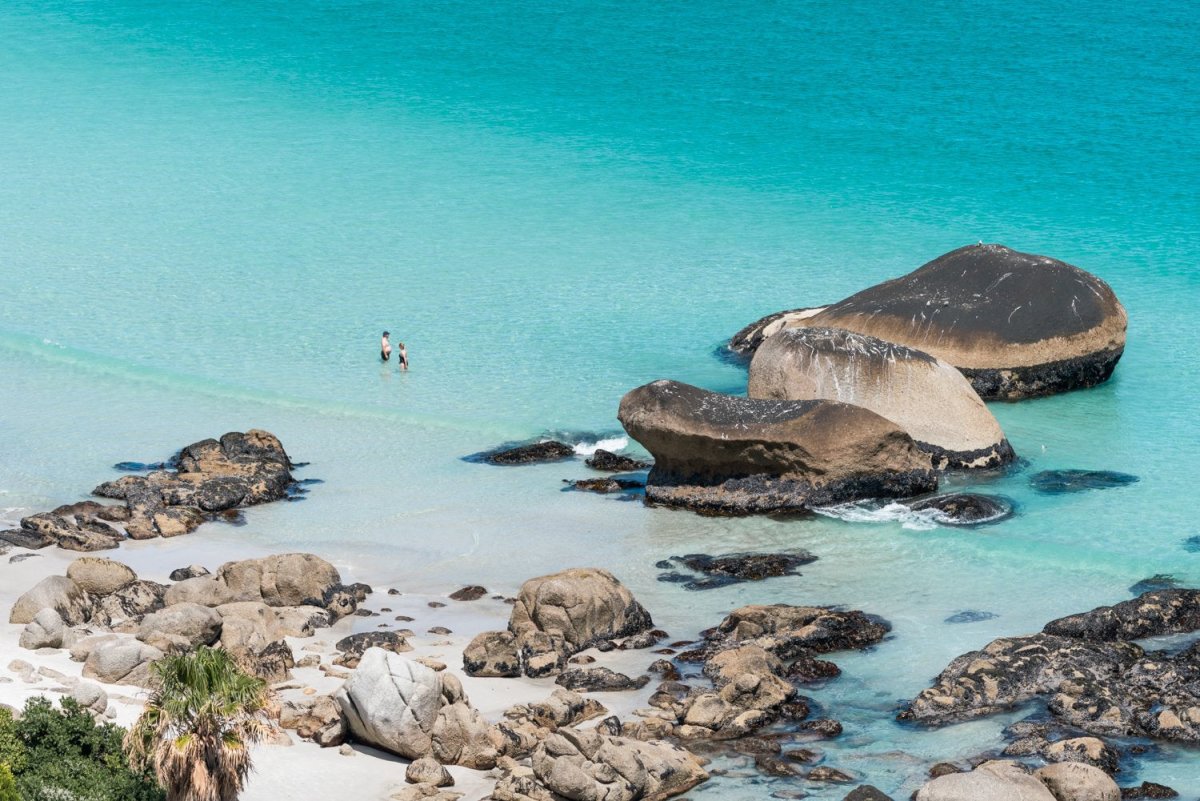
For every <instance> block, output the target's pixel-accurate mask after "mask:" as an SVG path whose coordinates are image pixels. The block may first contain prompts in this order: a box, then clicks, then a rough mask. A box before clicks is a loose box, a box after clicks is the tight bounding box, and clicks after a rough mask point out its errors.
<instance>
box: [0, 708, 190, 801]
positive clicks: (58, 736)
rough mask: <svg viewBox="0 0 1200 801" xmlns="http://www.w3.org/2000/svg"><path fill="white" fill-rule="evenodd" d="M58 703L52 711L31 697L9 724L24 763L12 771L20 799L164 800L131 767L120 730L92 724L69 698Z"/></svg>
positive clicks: (159, 791) (150, 779) (154, 784)
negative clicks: (16, 717) (22, 754)
mask: <svg viewBox="0 0 1200 801" xmlns="http://www.w3.org/2000/svg"><path fill="white" fill-rule="evenodd" d="M61 704H62V708H61V709H55V708H54V706H52V705H51V703H50V701H49V700H47V699H45V698H31V699H30V700H29V702H28V703H27V704H26V705H25V712H24V714H23V715H22V716H21V718H20V719H19V720H16V721H13V722H12V724H11V728H12V731H13V734H15V736H16V739H17V741H19V743H20V744H21V746H22V747H23V748H24V757H25V764H24V766H23V767H21V768H20V769H16V770H14V771H13V773H14V774H15V776H16V780H17V788H18V789H19V790H20V793H21V798H22V799H24V801H58V799H62V798H63V797H70V798H74V799H78V801H164V799H165V798H166V795H165V793H163V791H162V789H161V788H160V787H159V786H158V783H157V782H156V781H155V779H154V777H153V776H152V775H150V774H149V773H147V772H145V771H142V772H138V771H133V770H131V769H130V767H129V763H128V761H127V760H126V758H125V754H124V751H123V750H122V748H121V740H122V738H123V737H124V734H125V730H124V729H122V728H120V727H119V726H115V725H113V724H111V723H103V724H97V723H96V721H95V720H94V719H93V718H92V716H91V714H90V713H89V712H87V711H86V710H84V709H83V708H81V707H80V706H79V704H78V703H76V702H75V701H74V700H72V699H71V698H64V699H62V701H61ZM0 731H3V727H2V726H0ZM2 742H3V740H2V739H0V743H2ZM0 747H2V746H0Z"/></svg>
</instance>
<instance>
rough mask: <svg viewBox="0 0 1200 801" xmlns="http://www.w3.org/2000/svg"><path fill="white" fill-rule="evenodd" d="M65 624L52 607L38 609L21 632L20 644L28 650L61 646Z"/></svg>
mask: <svg viewBox="0 0 1200 801" xmlns="http://www.w3.org/2000/svg"><path fill="white" fill-rule="evenodd" d="M66 631H67V626H66V624H65V623H63V619H62V617H61V616H60V615H59V614H58V612H56V611H55V610H54V609H51V608H50V607H46V608H45V609H42V610H41V611H39V612H38V613H37V614H36V615H35V616H34V618H33V620H31V621H30V622H29V623H26V624H25V629H24V630H23V631H22V632H21V641H20V646H21V647H22V648H25V649H28V650H30V651H36V650H37V649H38V648H61V647H62V644H63V636H64V635H65V634H66Z"/></svg>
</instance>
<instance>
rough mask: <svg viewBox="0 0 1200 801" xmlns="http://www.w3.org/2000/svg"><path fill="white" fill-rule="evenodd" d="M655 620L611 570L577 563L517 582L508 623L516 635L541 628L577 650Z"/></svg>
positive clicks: (647, 626)
mask: <svg viewBox="0 0 1200 801" xmlns="http://www.w3.org/2000/svg"><path fill="white" fill-rule="evenodd" d="M653 626H654V621H653V620H651V619H650V613H649V612H647V611H646V609H645V607H643V606H642V605H641V604H640V603H638V602H637V600H636V599H634V597H633V593H631V592H630V591H629V590H628V589H627V588H626V587H625V585H624V584H622V583H621V582H619V581H617V578H616V576H614V575H613V574H612V573H609V572H608V571H607V570H601V569H600V568H589V567H577V568H571V569H569V570H563V571H561V572H558V573H552V574H550V575H548V576H539V577H537V578H532V579H529V580H528V581H526V582H525V583H524V584H522V585H521V591H520V592H519V593H518V594H517V602H516V604H514V605H513V610H512V616H511V617H510V618H509V623H508V628H509V630H510V631H511V632H513V633H514V634H516V635H517V637H518V638H520V637H521V636H522V635H524V634H527V633H529V632H534V631H538V632H542V633H545V634H548V635H550V636H551V637H553V638H555V639H561V640H562V641H563V642H564V643H565V644H566V646H567V648H568V649H570V650H571V652H572V653H578V652H579V651H582V650H584V649H585V648H590V647H591V646H592V645H595V644H596V643H598V642H600V641H601V640H608V639H612V638H613V637H628V636H630V635H632V634H637V633H639V632H642V631H646V630H647V629H650V628H652V627H653Z"/></svg>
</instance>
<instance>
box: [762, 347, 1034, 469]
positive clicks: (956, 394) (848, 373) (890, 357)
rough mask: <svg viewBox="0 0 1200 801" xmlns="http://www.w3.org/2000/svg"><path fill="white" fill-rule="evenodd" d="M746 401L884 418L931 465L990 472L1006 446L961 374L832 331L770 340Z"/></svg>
mask: <svg viewBox="0 0 1200 801" xmlns="http://www.w3.org/2000/svg"><path fill="white" fill-rule="evenodd" d="M749 395H750V397H752V398H764V399H768V400H831V401H840V402H841V403H848V404H851V405H854V406H861V407H863V408H864V409H870V410H871V411H873V412H875V413H876V414H878V415H880V416H881V417H884V418H886V419H888V420H891V421H892V422H893V423H896V424H897V425H899V426H900V427H901V428H903V429H904V430H905V431H907V432H908V433H909V435H910V436H912V438H913V439H914V440H915V441H916V443H917V445H918V446H919V447H920V448H921V449H922V450H924V451H927V452H928V453H929V454H930V456H931V457H932V459H933V463H934V466H936V467H938V468H958V469H961V468H987V467H998V466H1000V465H1002V464H1005V463H1007V462H1011V461H1012V460H1013V459H1014V458H1015V454H1014V453H1013V449H1012V446H1011V445H1009V444H1008V440H1007V439H1006V438H1005V436H1004V432H1003V431H1002V430H1001V429H1000V424H999V423H997V422H996V418H995V417H993V416H992V413H991V412H990V411H988V408H987V406H985V405H984V403H983V401H982V400H981V399H980V397H979V394H978V393H977V392H975V390H974V389H973V388H972V387H971V384H970V383H969V382H968V381H967V379H965V378H963V374H962V373H960V372H959V371H958V370H956V369H954V368H953V367H951V366H950V365H949V364H947V363H946V362H944V361H942V360H941V359H938V358H936V357H934V356H931V355H929V354H928V353H925V352H924V351H919V350H916V349H914V348H909V347H905V346H903V345H896V344H894V343H892V342H885V341H883V340H882V339H877V338H876V337H873V336H868V335H867V334H859V333H855V332H853V331H844V330H841V329H834V328H811V327H805V328H793V329H789V330H787V331H781V332H780V333H779V334H777V335H776V336H773V337H771V338H770V339H768V340H767V341H766V342H765V343H763V346H762V347H761V348H759V349H758V352H757V353H756V354H755V355H754V360H753V361H752V362H751V363H750V388H749Z"/></svg>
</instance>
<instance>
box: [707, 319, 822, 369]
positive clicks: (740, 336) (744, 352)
mask: <svg viewBox="0 0 1200 801" xmlns="http://www.w3.org/2000/svg"><path fill="white" fill-rule="evenodd" d="M825 308H826V307H825V306H810V307H808V308H805V309H789V310H788V311H781V312H774V313H773V314H768V315H767V316H766V317H763V318H761V319H758V320H755V321H754V322H752V323H750V325H748V326H746V327H745V328H743V329H742V330H741V331H738V332H737V333H736V334H734V335H733V336H732V337H730V339H729V346H728V347H729V352H730V353H733V354H734V355H735V356H738V357H740V358H742V359H747V360H749V359H750V358H751V357H753V356H754V354H755V353H756V352H757V351H758V348H759V346H761V345H762V343H763V342H765V341H767V340H768V339H770V338H771V337H773V336H775V335H776V334H778V333H779V332H780V331H786V330H787V329H790V328H793V327H795V326H802V325H805V321H806V320H808V319H810V318H812V317H814V316H816V315H818V314H820V313H821V312H823V311H825Z"/></svg>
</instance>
